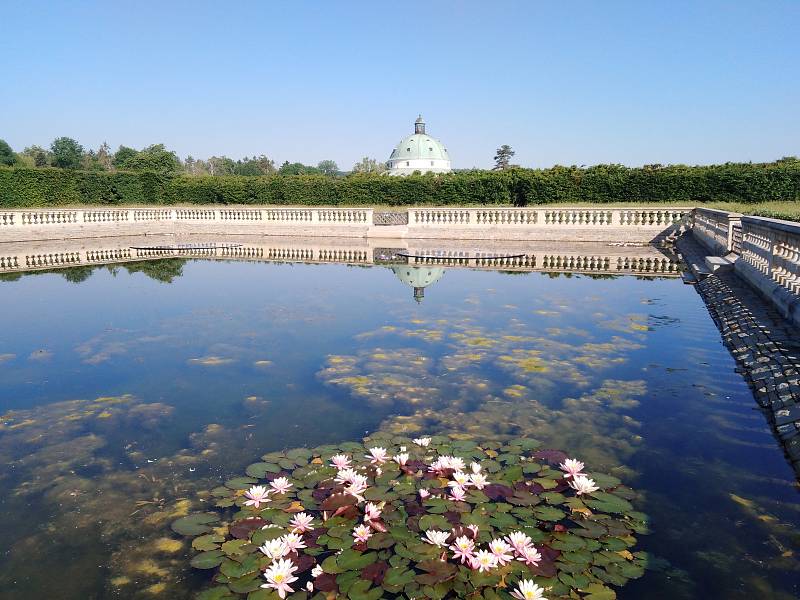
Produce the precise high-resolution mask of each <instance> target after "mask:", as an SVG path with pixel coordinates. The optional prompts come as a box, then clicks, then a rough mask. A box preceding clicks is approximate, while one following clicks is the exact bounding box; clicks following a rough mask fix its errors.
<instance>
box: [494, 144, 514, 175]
mask: <svg viewBox="0 0 800 600" xmlns="http://www.w3.org/2000/svg"><path fill="white" fill-rule="evenodd" d="M512 156H514V151H513V150H512V149H511V146H509V145H508V144H503V145H502V146H500V147H499V148H498V149H497V153H496V154H495V155H494V170H495V171H498V170H500V171H502V170H503V169H508V168H509V167H510V166H511V157H512Z"/></svg>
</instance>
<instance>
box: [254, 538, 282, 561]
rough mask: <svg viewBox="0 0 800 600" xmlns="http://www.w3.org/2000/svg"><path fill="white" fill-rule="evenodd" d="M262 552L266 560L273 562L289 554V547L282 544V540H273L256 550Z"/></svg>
mask: <svg viewBox="0 0 800 600" xmlns="http://www.w3.org/2000/svg"><path fill="white" fill-rule="evenodd" d="M258 549H259V550H261V552H263V553H264V554H265V555H266V557H267V558H271V559H273V560H275V559H276V558H283V557H284V556H286V555H287V554H289V547H288V546H287V545H286V544H284V542H283V538H282V537H280V538H276V539H274V540H267V541H266V542H264V545H263V546H259V548H258Z"/></svg>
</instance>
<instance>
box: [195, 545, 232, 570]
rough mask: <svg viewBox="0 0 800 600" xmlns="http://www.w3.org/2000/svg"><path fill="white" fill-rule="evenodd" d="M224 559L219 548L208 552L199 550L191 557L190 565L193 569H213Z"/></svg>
mask: <svg viewBox="0 0 800 600" xmlns="http://www.w3.org/2000/svg"><path fill="white" fill-rule="evenodd" d="M223 560H225V555H224V554H223V553H222V551H220V550H210V551H209V552H201V553H200V554H197V555H195V556H193V557H192V560H191V565H192V566H193V567H194V568H195V569H213V568H214V567H218V566H219V565H220V564H222V561H223Z"/></svg>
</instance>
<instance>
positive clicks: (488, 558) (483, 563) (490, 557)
mask: <svg viewBox="0 0 800 600" xmlns="http://www.w3.org/2000/svg"><path fill="white" fill-rule="evenodd" d="M496 566H497V557H496V556H495V555H494V554H492V553H491V552H489V551H488V550H478V551H477V552H476V553H475V556H473V557H472V568H473V569H477V570H478V571H480V572H481V573H483V572H484V571H488V570H490V569H494V568H495V567H496Z"/></svg>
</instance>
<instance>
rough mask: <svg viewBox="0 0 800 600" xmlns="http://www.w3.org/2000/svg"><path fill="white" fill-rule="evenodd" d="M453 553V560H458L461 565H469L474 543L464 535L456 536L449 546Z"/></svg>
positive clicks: (473, 552) (473, 551)
mask: <svg viewBox="0 0 800 600" xmlns="http://www.w3.org/2000/svg"><path fill="white" fill-rule="evenodd" d="M450 550H452V551H453V559H454V560H460V561H461V562H462V563H465V564H469V563H471V562H472V557H473V556H474V554H475V542H473V541H472V540H471V539H469V538H468V537H467V536H465V535H461V536H458V537H457V538H456V539H455V540H454V541H453V544H452V545H451V546H450Z"/></svg>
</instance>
